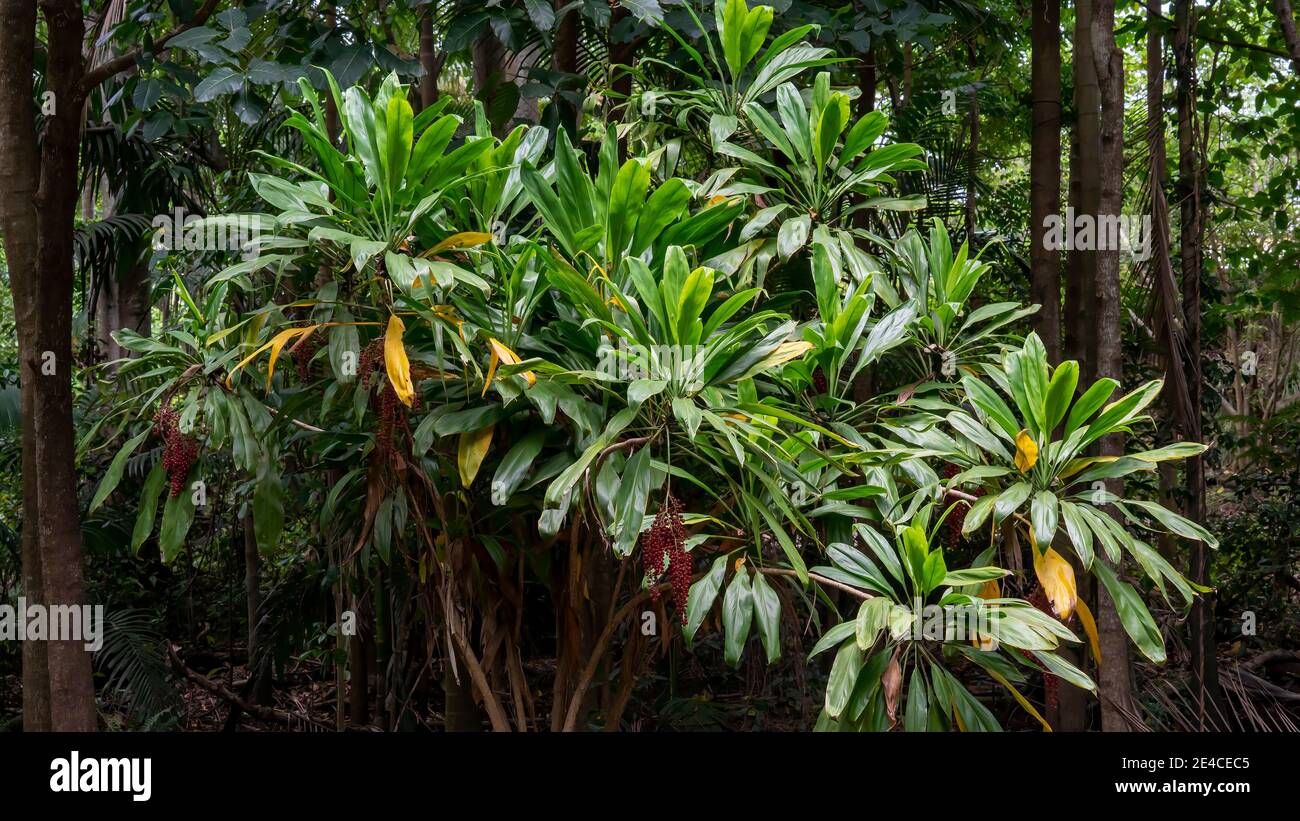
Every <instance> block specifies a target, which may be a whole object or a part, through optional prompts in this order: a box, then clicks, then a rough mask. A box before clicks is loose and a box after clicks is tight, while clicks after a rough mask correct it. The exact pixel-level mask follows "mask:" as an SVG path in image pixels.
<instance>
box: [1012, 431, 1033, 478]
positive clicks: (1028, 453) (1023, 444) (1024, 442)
mask: <svg viewBox="0 0 1300 821" xmlns="http://www.w3.org/2000/svg"><path fill="white" fill-rule="evenodd" d="M1037 461H1038V443H1037V442H1035V441H1034V439H1033V437H1032V436H1030V435H1029V431H1027V430H1022V431H1020V433H1017V434H1016V467H1017V468H1019V470H1020V472H1021V473H1027V472H1028V471H1029V469H1030V468H1032V467H1033V466H1034V463H1036V462H1037Z"/></svg>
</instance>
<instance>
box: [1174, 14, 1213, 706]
mask: <svg viewBox="0 0 1300 821" xmlns="http://www.w3.org/2000/svg"><path fill="white" fill-rule="evenodd" d="M1194 30H1195V21H1194V20H1193V19H1192V8H1191V2H1190V0H1177V2H1176V3H1175V6H1174V32H1173V36H1174V67H1175V79H1176V82H1177V86H1176V87H1177V110H1178V200H1179V203H1180V213H1179V223H1180V224H1179V231H1178V234H1179V246H1180V263H1181V265H1180V268H1181V270H1182V277H1183V315H1184V326H1183V334H1184V342H1185V345H1186V349H1187V370H1186V373H1187V393H1188V400H1189V402H1190V404H1191V421H1190V424H1189V425H1188V427H1189V430H1188V431H1187V432H1186V433H1187V438H1188V439H1190V440H1192V441H1195V442H1199V441H1201V232H1202V227H1203V226H1204V219H1203V217H1202V214H1201V192H1200V175H1201V168H1200V165H1201V164H1200V157H1199V153H1198V150H1197V145H1196V125H1195V114H1196V112H1195V106H1196V99H1195V73H1196V50H1195V49H1196V46H1195V44H1194V43H1193V41H1192V36H1193V32H1194ZM1185 470H1186V487H1185V490H1186V494H1187V509H1186V510H1185V511H1184V515H1186V516H1187V518H1189V519H1191V520H1192V521H1194V522H1204V520H1205V463H1204V461H1203V460H1202V459H1201V457H1200V456H1193V457H1191V458H1190V459H1188V460H1187V462H1186V463H1185ZM1188 565H1189V568H1188V569H1189V574H1190V576H1191V579H1192V581H1195V582H1197V583H1200V584H1205V583H1206V582H1207V581H1208V580H1209V556H1208V552H1207V550H1206V547H1205V543H1204V542H1198V541H1193V542H1191V555H1190V556H1189V562H1188ZM1188 621H1189V627H1190V632H1191V656H1192V676H1193V679H1194V680H1195V681H1196V683H1197V694H1198V696H1197V699H1198V703H1197V708H1198V710H1199V712H1200V715H1201V718H1202V720H1204V719H1205V717H1206V713H1207V710H1206V707H1207V704H1206V702H1207V700H1208V701H1213V700H1215V699H1217V698H1218V693H1219V687H1218V670H1217V665H1216V659H1215V650H1216V647H1215V637H1214V596H1213V594H1212V593H1206V594H1203V595H1201V596H1198V597H1197V599H1196V601H1195V602H1194V603H1193V604H1192V612H1191V616H1190V617H1189V619H1188Z"/></svg>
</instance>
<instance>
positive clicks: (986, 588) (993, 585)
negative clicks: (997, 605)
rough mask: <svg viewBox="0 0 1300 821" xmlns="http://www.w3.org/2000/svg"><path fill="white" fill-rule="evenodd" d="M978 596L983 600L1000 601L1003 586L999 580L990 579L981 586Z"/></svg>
mask: <svg viewBox="0 0 1300 821" xmlns="http://www.w3.org/2000/svg"><path fill="white" fill-rule="evenodd" d="M978 595H979V597H980V598H981V599H1000V598H1002V585H1000V584H998V580H997V579H989V580H988V581H986V582H984V584H983V585H981V586H980V592H979V594H978Z"/></svg>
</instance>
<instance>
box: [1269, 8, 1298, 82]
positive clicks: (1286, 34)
mask: <svg viewBox="0 0 1300 821" xmlns="http://www.w3.org/2000/svg"><path fill="white" fill-rule="evenodd" d="M1273 10H1274V11H1276V12H1277V22H1278V25H1279V26H1281V27H1282V37H1283V39H1285V40H1286V50H1287V51H1288V52H1290V54H1291V65H1292V67H1294V68H1295V73H1296V74H1300V35H1297V34H1296V25H1295V14H1294V13H1293V12H1292V11H1291V3H1290V2H1289V0H1273Z"/></svg>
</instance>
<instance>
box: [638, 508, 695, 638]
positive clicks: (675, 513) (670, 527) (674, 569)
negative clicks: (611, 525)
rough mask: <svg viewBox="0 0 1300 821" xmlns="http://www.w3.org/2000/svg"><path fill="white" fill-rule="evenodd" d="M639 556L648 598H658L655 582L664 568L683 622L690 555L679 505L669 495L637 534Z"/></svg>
mask: <svg viewBox="0 0 1300 821" xmlns="http://www.w3.org/2000/svg"><path fill="white" fill-rule="evenodd" d="M641 555H642V559H641V560H642V561H643V562H644V563H645V569H646V575H647V576H649V577H650V584H651V588H650V597H651V598H652V599H653V600H654V601H658V600H659V589H658V586H657V583H658V581H659V577H660V576H662V575H663V574H664V571H665V570H667V571H668V582H669V584H671V585H672V595H673V604H674V605H676V606H677V617H678V619H679V620H680V621H681V623H682V624H685V623H686V597H687V595H688V594H689V593H690V590H691V557H690V554H688V553H687V552H686V528H685V526H683V524H682V505H681V503H680V502H678V501H677V500H676V499H675V498H673V496H672V495H671V494H669V496H668V498H666V499H664V503H663V504H662V505H661V506H660V507H659V513H658V514H657V515H656V516H655V520H654V523H653V524H652V525H650V529H649V530H648V531H646V532H645V533H643V534H642V535H641Z"/></svg>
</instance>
